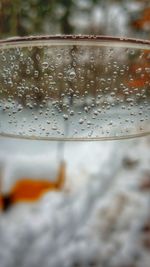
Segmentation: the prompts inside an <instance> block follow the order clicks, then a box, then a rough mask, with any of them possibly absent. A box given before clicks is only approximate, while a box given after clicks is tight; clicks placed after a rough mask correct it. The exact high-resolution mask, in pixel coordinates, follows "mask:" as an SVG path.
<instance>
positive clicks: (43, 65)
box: [42, 61, 48, 69]
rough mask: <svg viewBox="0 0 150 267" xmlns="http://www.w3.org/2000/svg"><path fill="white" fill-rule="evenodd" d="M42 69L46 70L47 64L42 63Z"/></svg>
mask: <svg viewBox="0 0 150 267" xmlns="http://www.w3.org/2000/svg"><path fill="white" fill-rule="evenodd" d="M42 67H43V68H44V69H47V68H48V62H46V61H45V62H43V63H42Z"/></svg>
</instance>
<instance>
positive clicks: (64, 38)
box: [0, 35, 150, 48]
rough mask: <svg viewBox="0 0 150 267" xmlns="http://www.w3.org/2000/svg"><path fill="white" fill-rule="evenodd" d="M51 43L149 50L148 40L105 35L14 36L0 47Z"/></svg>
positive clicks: (149, 42)
mask: <svg viewBox="0 0 150 267" xmlns="http://www.w3.org/2000/svg"><path fill="white" fill-rule="evenodd" d="M51 42H52V43H53V42H59V44H60V43H61V42H62V43H63V44H64V43H68V42H71V43H78V42H79V43H80V44H84V43H86V44H87V43H88V44H91V43H92V44H94V45H96V44H100V43H107V44H109V43H110V45H113V44H114V43H117V44H119V45H120V44H123V46H130V47H132V46H133V47H136V46H139V45H140V46H143V45H145V46H147V45H148V48H150V47H149V46H150V40H145V39H135V38H128V37H127V38H126V37H114V36H107V35H33V36H32V35H31V36H23V37H20V36H15V37H9V38H6V39H1V40H0V47H4V46H5V45H6V47H7V46H8V47H10V46H13V47H14V46H17V47H18V46H25V45H26V44H29V45H35V44H36V45H41V44H43V45H48V44H50V43H51Z"/></svg>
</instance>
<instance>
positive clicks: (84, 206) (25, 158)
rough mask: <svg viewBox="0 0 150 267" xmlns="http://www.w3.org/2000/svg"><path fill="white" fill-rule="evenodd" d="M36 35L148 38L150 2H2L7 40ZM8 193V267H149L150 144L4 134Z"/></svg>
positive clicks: (1, 252) (0, 26) (2, 206)
mask: <svg viewBox="0 0 150 267" xmlns="http://www.w3.org/2000/svg"><path fill="white" fill-rule="evenodd" d="M38 34H102V35H113V36H125V37H134V38H142V39H149V38H150V1H149V0H27V1H21V0H0V38H1V39H2V38H8V37H14V36H25V35H38ZM148 90H149V87H148ZM114 159H115V160H114ZM63 164H64V165H63ZM22 178H24V180H23V183H22V184H21V182H20V181H21V179H22ZM35 180H36V181H37V183H34V182H33V181H35ZM43 181H46V183H44V182H43ZM54 181H56V182H54ZM32 182H33V183H32ZM0 187H1V188H0V189H1V195H0V210H1V212H0V267H41V266H43V267H48V266H50V267H60V266H61V267H90V266H91V267H92V266H93V267H96V266H97V267H102V266H103V267H149V266H150V265H149V263H150V253H149V252H150V209H149V207H150V194H149V192H150V138H149V137H143V138H135V139H132V140H124V141H119V140H118V141H111V142H80V143H71V142H70V143H65V144H62V146H61V145H60V143H59V144H58V143H57V142H44V141H37V140H33V141H27V140H24V141H23V140H15V139H13V140H12V139H8V138H2V137H1V138H0ZM25 187H26V193H27V197H26V196H24V192H25ZM30 189H31V190H30ZM28 192H29V195H28ZM4 193H5V195H4ZM22 199H23V201H22ZM32 200H33V201H32ZM89 244H90V245H89Z"/></svg>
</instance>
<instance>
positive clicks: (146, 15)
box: [131, 8, 150, 30]
mask: <svg viewBox="0 0 150 267" xmlns="http://www.w3.org/2000/svg"><path fill="white" fill-rule="evenodd" d="M131 25H132V26H133V27H134V28H135V29H137V30H144V29H149V30H150V8H146V9H144V10H143V12H142V14H141V17H140V18H139V19H137V20H134V21H133V22H132V23H131Z"/></svg>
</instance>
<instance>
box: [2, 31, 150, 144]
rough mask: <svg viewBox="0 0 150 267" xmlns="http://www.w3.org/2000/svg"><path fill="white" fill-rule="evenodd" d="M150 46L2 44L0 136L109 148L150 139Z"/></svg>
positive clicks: (80, 40) (72, 40) (64, 41)
mask: <svg viewBox="0 0 150 267" xmlns="http://www.w3.org/2000/svg"><path fill="white" fill-rule="evenodd" d="M149 88H150V42H149V41H140V40H127V39H119V38H110V37H98V36H97V37H90V36H89V37H88V36H86V37H85V36H64V37H62V36H60V37H59V36H56V37H54V36H53V37H43V38H42V37H39V38H38V37H33V38H32V37H30V38H22V39H21V38H20V39H19V38H18V39H16V40H12V39H9V40H5V41H1V42H0V89H1V90H0V119H1V124H0V134H1V135H4V136H16V137H21V138H23V137H24V138H40V139H49V140H75V139H78V140H86V139H88V140H90V139H91V140H93V139H97V140H104V139H118V138H129V137H134V136H140V135H146V134H149V132H150V116H149V115H150V106H149V103H150V90H149Z"/></svg>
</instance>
